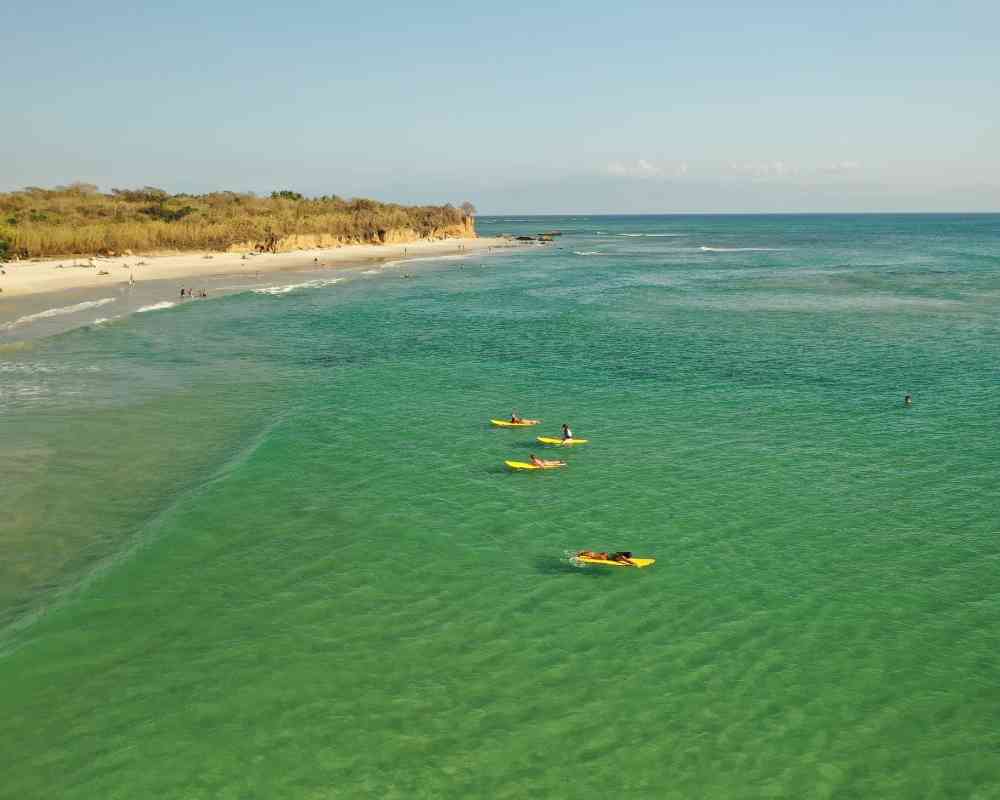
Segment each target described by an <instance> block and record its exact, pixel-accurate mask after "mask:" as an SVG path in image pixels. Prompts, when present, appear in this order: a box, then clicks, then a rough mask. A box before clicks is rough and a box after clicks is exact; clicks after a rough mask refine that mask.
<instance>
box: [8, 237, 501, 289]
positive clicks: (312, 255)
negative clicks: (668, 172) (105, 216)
mask: <svg viewBox="0 0 1000 800" xmlns="http://www.w3.org/2000/svg"><path fill="white" fill-rule="evenodd" d="M510 246H512V245H511V242H510V241H509V240H508V239H504V238H499V237H494V238H477V239H472V238H469V239H458V238H455V239H439V240H426V239H424V240H418V241H414V242H406V243H400V244H392V245H370V244H354V245H342V246H340V247H331V248H313V249H309V250H293V251H289V252H284V253H262V254H251V253H224V252H214V253H204V252H202V253H181V254H176V255H168V254H164V255H140V256H117V257H112V258H103V257H100V256H97V257H94V258H88V257H83V256H80V257H73V256H68V257H65V258H57V259H50V260H45V261H41V260H40V261H15V262H8V263H6V264H4V265H3V266H2V269H3V273H4V274H0V290H2V293H0V303H2V302H3V301H4V300H5V299H9V298H14V297H24V296H26V295H34V294H42V293H49V292H59V291H63V290H67V289H92V288H100V287H112V286H120V285H122V284H123V283H124V284H128V283H129V280H130V278H131V279H132V280H134V281H135V282H136V284H141V283H142V282H143V281H163V280H175V279H176V280H180V279H182V278H184V279H190V282H191V285H192V287H193V288H198V279H207V278H217V277H223V276H226V275H239V276H244V277H253V276H255V275H257V274H261V275H263V274H265V273H271V272H290V271H301V270H316V269H325V268H337V267H348V266H357V265H358V264H362V263H365V262H370V261H390V260H395V259H410V258H421V257H429V256H440V255H450V254H455V253H472V252H477V251H480V252H481V251H483V250H490V249H491V248H498V247H510Z"/></svg>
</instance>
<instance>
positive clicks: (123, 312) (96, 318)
mask: <svg viewBox="0 0 1000 800" xmlns="http://www.w3.org/2000/svg"><path fill="white" fill-rule="evenodd" d="M460 246H461V249H460ZM517 246H518V245H517V243H515V242H512V241H510V240H508V239H504V238H501V237H491V238H482V239H467V240H466V239H446V240H435V241H427V240H422V241H419V242H415V243H405V244H399V245H390V246H386V245H346V246H343V247H339V248H327V249H322V250H321V249H313V250H299V251H289V252H285V253H278V254H266V255H261V256H253V257H250V256H248V257H247V258H246V259H245V260H244V259H243V257H242V255H241V254H240V253H215V254H212V255H213V258H211V259H206V258H204V257H203V254H190V253H187V254H184V255H180V256H168V255H161V256H159V257H156V258H155V260H154V259H151V258H149V257H148V256H147V257H145V258H139V259H136V257H134V256H133V257H128V258H124V259H123V258H121V257H116V258H105V259H100V260H98V259H95V261H96V262H97V264H98V266H97V267H95V268H88V267H78V268H76V269H74V268H63V269H60V268H58V266H57V265H58V264H59V263H66V261H65V260H63V261H59V260H54V261H46V262H39V261H35V262H21V263H15V264H14V269H15V270H18V269H19V271H21V272H22V273H24V272H28V271H30V270H33V269H37V268H39V267H42V271H41V272H40V273H39V275H40V279H38V280H34V278H35V276H30V277H29V276H24V275H23V274H22V276H21V283H19V287H20V288H21V289H22V291H21V292H20V293H18V294H13V293H12V294H10V295H8V294H7V293H6V292H4V293H3V294H0V352H3V351H7V350H9V349H10V348H14V349H18V348H20V347H22V346H24V345H25V344H27V342H28V341H31V340H37V339H45V338H48V337H50V336H54V335H57V334H60V333H63V332H65V331H68V330H72V329H74V328H78V327H81V326H84V325H94V324H98V325H99V324H103V323H106V322H112V321H114V320H117V319H121V318H123V317H129V316H131V315H133V314H136V313H143V312H147V311H155V310H159V309H165V308H171V307H173V306H175V305H177V304H178V303H187V302H192V301H197V300H199V299H203V298H200V297H198V295H197V294H196V295H195V296H194V297H192V298H181V297H180V289H182V288H190V289H192V290H194V291H195V292H196V293H197V292H200V291H202V290H204V291H205V292H206V293H207V296H208V297H210V298H218V297H224V296H226V295H229V294H233V293H237V292H243V291H255V292H258V293H264V294H283V293H286V292H289V291H293V290H294V289H296V288H305V287H311V286H318V285H327V284H332V283H337V282H339V281H340V280H342V279H343V278H345V277H350V276H351V273H352V271H353V272H355V273H357V274H358V275H368V274H370V273H380V274H391V273H392V272H395V270H392V269H391V268H392V267H403V266H404V265H409V264H411V263H413V262H421V261H427V262H428V263H430V262H434V261H438V260H445V261H450V260H451V259H455V258H459V259H464V258H466V257H474V256H477V255H478V256H480V257H482V256H484V255H487V254H489V253H497V252H498V251H508V250H511V249H513V248H516V247H517ZM146 259H149V260H148V262H147V263H146V264H144V265H142V266H139V267H138V268H136V267H135V266H134V262H135V261H136V260H146ZM88 260H89V259H88ZM77 261H78V262H79V261H80V259H77ZM123 261H124V262H125V268H122V266H121V262H123ZM102 262H103V263H102ZM113 262H117V263H118V264H119V266H118V267H117V272H112V269H114V267H112V266H110V263H113ZM70 263H72V260H70ZM129 264H132V265H133V266H132V275H133V277H134V278H135V283H134V284H133V285H129V281H128V276H129V271H128V266H129ZM3 268H4V269H5V270H6V271H7V274H6V275H4V276H0V280H9V279H10V278H11V277H12V276H11V272H12V270H11V267H10V265H4V267H3ZM366 268H368V269H366ZM386 268H389V272H388V273H387V272H385V270H386ZM101 270H104V271H107V272H109V273H111V274H110V275H108V276H98V275H97V274H96V273H97V272H99V271H101ZM142 270H144V271H143V272H140V271H142ZM64 273H65V274H66V275H68V277H66V276H64ZM137 273H138V274H137ZM15 275H16V272H15ZM53 275H54V277H53ZM279 275H285V276H289V277H290V278H292V280H294V281H295V283H290V284H289V285H287V286H285V285H273V284H275V282H276V276H279ZM292 276H294V277H292ZM403 276H404V277H410V276H409V275H408V274H405V273H404V275H403ZM80 278H82V280H80ZM67 284H68V285H67Z"/></svg>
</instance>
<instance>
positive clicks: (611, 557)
mask: <svg viewBox="0 0 1000 800" xmlns="http://www.w3.org/2000/svg"><path fill="white" fill-rule="evenodd" d="M576 557H577V558H581V557H582V558H592V559H594V560H596V561H617V562H619V563H621V564H631V563H632V553H631V552H630V551H628V550H622V551H621V552H618V553H604V552H597V551H594V550H581V551H580V552H579V553H577V554H576Z"/></svg>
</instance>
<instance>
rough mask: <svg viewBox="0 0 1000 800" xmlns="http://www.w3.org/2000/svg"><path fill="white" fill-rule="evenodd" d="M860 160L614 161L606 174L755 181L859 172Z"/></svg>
mask: <svg viewBox="0 0 1000 800" xmlns="http://www.w3.org/2000/svg"><path fill="white" fill-rule="evenodd" d="M861 169H862V167H861V164H860V163H859V162H857V161H850V160H845V161H834V162H829V163H823V164H796V163H793V162H789V161H785V160H782V159H775V160H772V161H739V160H732V161H652V160H650V159H648V158H637V159H635V160H634V161H613V162H611V163H610V164H608V165H607V166H606V167H605V168H604V170H603V171H604V172H605V174H608V175H613V176H614V177H617V178H637V179H640V178H641V179H653V178H658V179H663V180H669V179H692V180H693V179H723V178H746V179H750V180H754V181H758V180H760V181H782V180H790V179H802V178H808V177H821V176H836V175H848V174H855V173H857V172H858V171H859V170H861Z"/></svg>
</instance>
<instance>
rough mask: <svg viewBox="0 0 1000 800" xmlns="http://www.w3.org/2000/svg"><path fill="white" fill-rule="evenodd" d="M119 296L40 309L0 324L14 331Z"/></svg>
mask: <svg viewBox="0 0 1000 800" xmlns="http://www.w3.org/2000/svg"><path fill="white" fill-rule="evenodd" d="M116 299H117V298H115V297H105V298H102V299H101V300H86V301H84V302H83V303H77V304H76V305H72V306H62V307H61V308H49V309H46V310H45V311H39V312H37V313H35V314H28V315H27V316H24V317H21V318H20V319H16V320H14V321H13V322H7V323H5V324H4V325H0V331H12V330H14V328H19V327H20V326H21V325H28V324H30V323H32V322H34V321H35V320H39V319H47V318H49V317H61V316H62V315H63V314H75V313H77V312H78V311H86V310H87V309H88V308H98V307H99V306H104V305H107V304H108V303H113V302H115V300H116Z"/></svg>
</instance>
